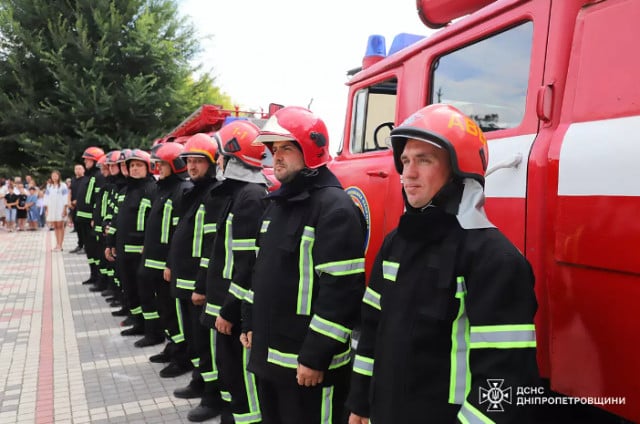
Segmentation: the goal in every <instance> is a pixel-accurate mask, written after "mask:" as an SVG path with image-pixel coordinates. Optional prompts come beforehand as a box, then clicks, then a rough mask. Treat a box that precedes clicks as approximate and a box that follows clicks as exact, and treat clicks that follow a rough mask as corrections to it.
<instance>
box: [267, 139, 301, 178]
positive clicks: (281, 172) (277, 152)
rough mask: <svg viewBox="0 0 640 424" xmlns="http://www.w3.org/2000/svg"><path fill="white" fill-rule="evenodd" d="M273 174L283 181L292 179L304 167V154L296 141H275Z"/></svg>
mask: <svg viewBox="0 0 640 424" xmlns="http://www.w3.org/2000/svg"><path fill="white" fill-rule="evenodd" d="M272 152H273V175H275V177H276V178H277V179H278V181H280V182H281V183H288V182H290V181H292V180H293V179H294V178H295V176H296V175H298V173H299V172H300V171H302V169H304V156H303V155H302V152H301V151H300V149H298V147H297V146H296V145H295V144H294V142H292V141H289V140H286V141H276V142H275V143H273V147H272Z"/></svg>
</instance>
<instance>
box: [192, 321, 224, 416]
mask: <svg viewBox="0 0 640 424" xmlns="http://www.w3.org/2000/svg"><path fill="white" fill-rule="evenodd" d="M201 310H202V309H201ZM198 324H199V325H200V327H201V329H199V330H198V331H199V332H201V336H206V338H207V340H206V343H204V344H202V345H200V346H199V348H200V349H201V350H200V351H199V356H200V364H199V366H198V371H199V372H200V376H201V377H202V380H203V381H204V391H203V394H202V399H201V401H200V404H202V405H204V406H210V407H213V408H215V407H218V408H222V406H223V400H222V399H223V396H222V394H221V392H220V390H221V388H220V372H219V370H218V361H217V360H216V355H217V341H218V340H219V339H218V336H219V335H220V334H218V332H217V331H216V330H215V329H211V328H207V327H205V326H203V325H202V324H200V321H198ZM203 330H204V331H203ZM226 400H227V401H228V400H229V398H228V396H226Z"/></svg>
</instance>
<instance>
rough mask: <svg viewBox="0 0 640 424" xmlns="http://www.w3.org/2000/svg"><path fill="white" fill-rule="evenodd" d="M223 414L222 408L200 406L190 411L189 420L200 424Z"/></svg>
mask: <svg viewBox="0 0 640 424" xmlns="http://www.w3.org/2000/svg"><path fill="white" fill-rule="evenodd" d="M174 394H175V392H174ZM221 412H222V408H219V407H214V406H206V405H203V404H200V405H198V406H196V407H195V408H193V409H192V410H191V411H189V413H188V414H187V419H188V420H189V421H191V422H194V423H200V422H202V421H206V420H208V419H211V418H215V417H217V416H218V415H220V413H221Z"/></svg>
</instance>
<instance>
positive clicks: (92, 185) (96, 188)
mask: <svg viewBox="0 0 640 424" xmlns="http://www.w3.org/2000/svg"><path fill="white" fill-rule="evenodd" d="M102 156H104V151H103V150H102V149H101V148H99V147H95V146H91V147H88V148H86V149H85V151H84V152H83V153H82V159H83V161H84V167H85V169H86V171H85V177H86V178H84V179H83V180H82V184H81V185H80V186H79V187H78V194H77V198H76V201H77V203H76V210H77V212H76V213H77V215H76V216H77V219H78V228H77V231H78V233H80V234H79V235H78V236H79V237H80V235H82V236H81V237H80V239H81V240H83V241H84V243H85V246H84V250H85V253H86V255H87V260H88V261H89V269H90V271H91V274H90V276H89V279H87V280H85V281H83V282H82V284H98V283H99V281H100V271H99V266H100V256H101V255H100V252H99V251H98V240H97V236H96V234H95V232H94V230H93V222H92V221H93V208H94V207H95V206H96V204H97V201H98V193H100V188H101V187H102V186H103V184H104V178H103V177H102V174H100V171H99V170H98V167H97V166H96V164H97V163H98V160H100V158H101V157H102Z"/></svg>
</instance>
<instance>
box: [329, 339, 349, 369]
mask: <svg viewBox="0 0 640 424" xmlns="http://www.w3.org/2000/svg"><path fill="white" fill-rule="evenodd" d="M350 361H351V345H349V347H348V348H347V350H345V351H344V352H342V353H338V354H337V355H334V356H333V359H331V362H330V363H329V369H330V370H334V369H336V368H340V367H343V366H345V365H347V364H348V363H349V362H350Z"/></svg>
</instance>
